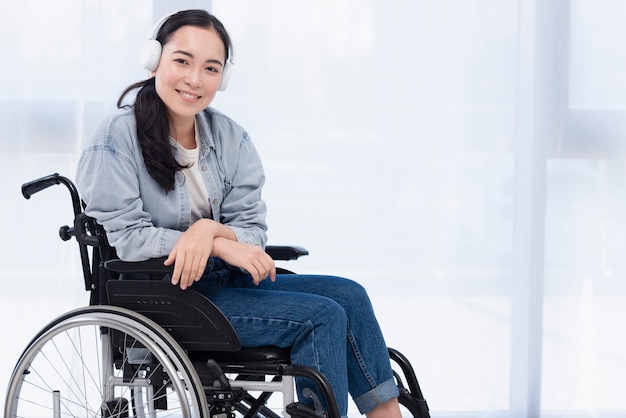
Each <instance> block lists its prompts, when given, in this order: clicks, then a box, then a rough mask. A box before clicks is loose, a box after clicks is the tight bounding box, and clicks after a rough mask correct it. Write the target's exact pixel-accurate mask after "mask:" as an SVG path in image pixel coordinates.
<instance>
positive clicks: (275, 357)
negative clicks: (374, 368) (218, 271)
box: [4, 174, 429, 418]
mask: <svg viewBox="0 0 626 418" xmlns="http://www.w3.org/2000/svg"><path fill="white" fill-rule="evenodd" d="M60 184H61V185H64V186H66V187H67V189H68V190H69V192H70V196H71V199H72V205H73V210H74V222H73V225H72V226H71V227H70V226H62V227H61V228H60V230H59V235H60V237H61V239H63V240H64V241H67V240H70V239H71V238H75V239H76V240H77V242H78V247H79V251H80V260H81V264H82V272H83V276H84V282H85V290H86V291H88V292H90V302H89V306H87V307H83V308H78V309H75V310H72V311H70V312H67V313H65V314H63V315H61V316H59V317H58V318H56V319H54V320H53V321H51V322H50V323H48V324H47V325H46V326H45V327H44V328H43V329H42V330H41V331H40V332H39V333H38V334H37V335H36V336H35V337H34V338H33V339H32V340H31V342H30V343H29V344H28V345H27V347H26V348H25V350H24V351H23V353H22V355H21V356H20V358H19V360H18V362H17V364H16V366H15V368H14V370H13V373H12V376H11V380H10V382H9V385H8V389H7V396H6V403H5V411H4V416H5V418H14V417H35V416H37V417H40V416H47V417H54V418H57V417H58V418H60V417H65V416H72V417H78V416H81V417H102V418H126V417H140V418H143V417H155V418H156V417H166V416H167V417H169V416H181V417H200V418H234V417H257V418H277V417H280V416H286V417H294V418H298V417H316V418H321V417H327V418H340V414H339V411H338V408H337V405H336V402H335V397H334V395H333V392H332V390H331V388H330V385H329V384H328V382H327V381H326V379H325V378H324V376H323V375H321V374H320V373H319V372H317V371H316V370H314V369H312V368H309V367H304V366H300V365H296V364H291V363H290V360H289V354H290V352H289V349H281V348H277V347H261V348H242V347H241V344H240V342H239V339H238V337H237V334H236V333H235V331H234V329H233V328H232V326H231V325H230V323H229V322H228V319H227V318H226V317H225V316H224V315H223V314H222V312H220V310H219V309H218V308H217V307H216V306H215V305H214V304H213V303H211V301H210V300H209V299H207V298H206V297H204V296H203V295H201V294H200V293H198V292H196V291H194V290H192V289H188V290H185V291H182V290H180V289H179V288H178V287H177V286H172V285H171V284H170V283H169V282H167V281H163V280H118V279H119V276H120V275H121V274H125V273H136V272H141V273H147V274H163V273H166V272H167V271H168V270H167V269H168V268H166V267H164V266H163V259H156V260H148V261H145V262H122V261H121V260H119V259H117V258H116V256H115V250H114V249H113V248H112V247H111V246H110V245H109V244H108V242H107V239H106V235H105V233H104V231H103V229H102V227H101V226H100V225H98V224H97V223H96V222H95V220H94V219H93V218H90V217H88V216H86V214H85V213H84V212H83V205H82V202H81V200H80V196H79V193H78V191H77V189H76V187H75V185H74V184H73V183H72V181H71V180H69V179H68V178H66V177H63V176H61V175H59V174H52V175H49V176H45V177H42V178H39V179H37V180H33V181H31V182H28V183H25V184H23V185H22V194H23V196H24V197H25V198H26V199H29V198H30V197H31V196H32V195H33V194H35V193H37V192H39V191H41V190H44V189H46V188H48V187H50V186H53V185H60ZM266 251H267V252H268V254H270V256H272V258H274V259H275V260H283V261H287V260H295V259H297V258H298V257H300V256H304V255H307V254H308V252H307V250H306V249H303V248H301V247H288V246H285V247H283V246H268V247H267V250H266ZM170 269H171V268H170ZM285 272H289V271H288V270H285V269H282V268H280V267H279V268H277V273H278V274H280V273H285ZM389 356H390V359H391V360H392V365H393V369H394V376H395V380H396V382H397V385H398V388H399V389H400V397H399V401H400V404H401V408H402V409H403V416H411V417H419V418H428V417H429V410H428V405H427V403H426V401H425V399H424V397H423V395H422V392H421V389H420V387H419V384H418V382H417V378H416V376H415V373H414V371H413V368H412V366H411V364H410V363H409V361H408V360H407V359H406V358H405V357H404V356H403V355H402V354H401V353H400V352H399V351H397V350H394V349H391V348H389ZM298 378H305V379H310V380H311V381H312V382H313V383H314V384H315V385H316V387H317V388H318V392H319V394H321V399H319V398H318V396H316V395H315V394H314V393H313V391H308V392H307V391H305V393H304V396H306V397H308V398H310V399H309V400H310V402H306V403H303V402H300V401H298V400H297V399H295V395H294V393H295V389H294V384H295V379H298ZM276 393H281V394H282V397H280V398H281V399H280V400H281V401H282V402H280V401H277V402H275V401H274V400H275V398H279V397H278V396H277V397H275V398H272V400H271V399H270V397H271V396H272V395H274V394H276Z"/></svg>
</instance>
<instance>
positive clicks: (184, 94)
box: [177, 90, 202, 100]
mask: <svg viewBox="0 0 626 418" xmlns="http://www.w3.org/2000/svg"><path fill="white" fill-rule="evenodd" d="M177 91H178V94H180V95H181V96H182V97H183V98H185V99H189V100H198V99H200V97H202V96H198V95H195V94H191V93H187V92H185V91H180V90H177Z"/></svg>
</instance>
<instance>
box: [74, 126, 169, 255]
mask: <svg viewBox="0 0 626 418" xmlns="http://www.w3.org/2000/svg"><path fill="white" fill-rule="evenodd" d="M128 119H129V118H126V119H124V118H120V117H116V116H114V117H112V118H108V119H106V120H104V121H103V122H101V123H100V125H99V126H98V127H97V128H96V130H95V131H94V133H93V134H92V135H91V136H90V137H89V138H88V139H87V142H86V144H85V147H84V149H83V151H82V153H81V156H80V159H79V162H78V170H77V175H76V181H77V186H78V189H79V191H80V193H81V196H82V198H83V200H84V202H85V204H86V208H85V213H86V214H87V215H88V216H91V217H93V218H95V219H97V220H98V222H99V223H100V224H101V225H102V226H103V227H104V229H105V231H106V233H107V238H108V239H109V243H110V244H111V245H112V246H113V247H115V249H116V251H117V255H118V256H119V257H120V258H121V259H123V260H125V261H141V260H146V259H148V258H156V257H162V256H166V255H167V254H168V253H169V251H170V250H171V248H172V247H173V246H174V244H175V242H176V240H177V239H178V237H179V236H180V234H181V232H180V231H177V230H174V229H168V228H159V227H156V226H154V225H153V223H152V219H151V216H150V214H149V213H147V212H146V211H144V207H143V206H144V205H143V202H142V199H141V191H140V184H139V170H142V169H145V168H143V167H142V166H140V165H139V164H138V161H140V162H141V161H143V160H142V159H141V158H139V156H138V155H137V152H139V150H138V147H137V146H136V145H134V144H135V143H136V141H135V137H136V134H135V126H134V125H133V124H132V123H129V122H128ZM151 192H155V193H159V190H158V189H155V190H153V191H151Z"/></svg>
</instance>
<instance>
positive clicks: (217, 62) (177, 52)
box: [172, 49, 224, 67]
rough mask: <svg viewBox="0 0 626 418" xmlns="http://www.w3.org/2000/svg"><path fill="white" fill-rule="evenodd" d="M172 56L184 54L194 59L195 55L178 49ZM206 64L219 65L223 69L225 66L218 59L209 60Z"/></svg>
mask: <svg viewBox="0 0 626 418" xmlns="http://www.w3.org/2000/svg"><path fill="white" fill-rule="evenodd" d="M172 54H182V55H185V56H187V57H189V58H194V56H193V54H192V53H190V52H187V51H183V50H182V49H177V50H176V51H172ZM205 62H206V63H211V64H219V65H221V66H222V67H223V66H224V64H223V63H222V61H220V60H216V59H212V58H209V59H208V60H206V61H205Z"/></svg>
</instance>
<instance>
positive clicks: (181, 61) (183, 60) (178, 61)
mask: <svg viewBox="0 0 626 418" xmlns="http://www.w3.org/2000/svg"><path fill="white" fill-rule="evenodd" d="M174 62H177V63H179V64H182V65H187V64H189V63H188V62H187V60H186V59H184V58H176V59H174Z"/></svg>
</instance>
